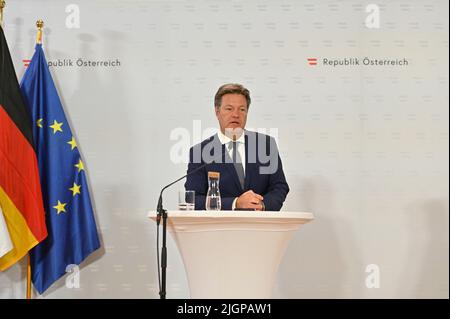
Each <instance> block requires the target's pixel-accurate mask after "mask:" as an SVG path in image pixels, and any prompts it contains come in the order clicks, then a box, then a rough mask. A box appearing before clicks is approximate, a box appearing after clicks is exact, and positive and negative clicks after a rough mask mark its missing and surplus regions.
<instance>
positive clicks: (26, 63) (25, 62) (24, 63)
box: [22, 60, 31, 67]
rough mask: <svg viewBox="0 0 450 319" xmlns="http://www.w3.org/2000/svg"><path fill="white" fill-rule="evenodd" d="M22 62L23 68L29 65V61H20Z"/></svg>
mask: <svg viewBox="0 0 450 319" xmlns="http://www.w3.org/2000/svg"><path fill="white" fill-rule="evenodd" d="M22 62H23V66H24V67H27V66H29V65H30V62H31V60H22Z"/></svg>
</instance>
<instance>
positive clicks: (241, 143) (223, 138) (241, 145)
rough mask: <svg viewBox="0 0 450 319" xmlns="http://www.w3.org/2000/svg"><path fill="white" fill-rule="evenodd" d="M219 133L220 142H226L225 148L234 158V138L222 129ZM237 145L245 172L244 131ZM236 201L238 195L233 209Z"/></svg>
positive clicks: (234, 202) (233, 206)
mask: <svg viewBox="0 0 450 319" xmlns="http://www.w3.org/2000/svg"><path fill="white" fill-rule="evenodd" d="M217 135H218V137H219V141H220V143H222V144H225V149H226V150H227V151H228V155H230V158H233V148H232V147H231V145H230V144H231V143H233V139H231V138H229V137H228V136H226V135H225V134H223V133H222V131H220V130H219V131H218V132H217ZM236 147H237V152H238V153H239V156H240V157H241V160H242V167H243V169H244V174H245V133H244V132H243V133H242V134H241V136H240V137H239V138H238V139H237V140H236ZM236 201H237V197H236V198H235V199H234V201H233V204H232V206H231V209H233V210H234V209H235V208H236Z"/></svg>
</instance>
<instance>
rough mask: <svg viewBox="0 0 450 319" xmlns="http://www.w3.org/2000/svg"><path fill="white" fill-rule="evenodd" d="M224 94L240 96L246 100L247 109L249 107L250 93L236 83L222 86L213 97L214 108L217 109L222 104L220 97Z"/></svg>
mask: <svg viewBox="0 0 450 319" xmlns="http://www.w3.org/2000/svg"><path fill="white" fill-rule="evenodd" d="M225 94H241V95H243V96H244V97H245V99H246V100H247V109H248V108H249V107H250V102H251V99H250V91H249V90H248V89H246V88H245V87H244V86H243V85H241V84H237V83H227V84H224V85H222V86H221V87H220V88H219V89H218V90H217V93H216V95H215V97H214V106H215V107H219V106H220V105H221V104H222V96H224V95H225Z"/></svg>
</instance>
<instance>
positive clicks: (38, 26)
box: [0, 0, 44, 44]
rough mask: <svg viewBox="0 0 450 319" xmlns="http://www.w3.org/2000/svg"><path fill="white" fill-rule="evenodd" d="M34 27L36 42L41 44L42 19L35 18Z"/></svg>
mask: <svg viewBox="0 0 450 319" xmlns="http://www.w3.org/2000/svg"><path fill="white" fill-rule="evenodd" d="M0 1H1V0H0ZM36 27H37V28H38V32H37V37H36V43H37V44H42V28H43V27H44V21H42V20H37V21H36Z"/></svg>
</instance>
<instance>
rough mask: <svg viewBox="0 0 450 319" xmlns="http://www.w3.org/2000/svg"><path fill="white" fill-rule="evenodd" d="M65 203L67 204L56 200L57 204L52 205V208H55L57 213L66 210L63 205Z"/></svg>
mask: <svg viewBox="0 0 450 319" xmlns="http://www.w3.org/2000/svg"><path fill="white" fill-rule="evenodd" d="M66 205H67V203H61V202H60V201H59V200H58V205H55V206H53V208H56V210H57V213H58V215H59V214H60V213H61V212H66V209H65V206H66Z"/></svg>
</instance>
